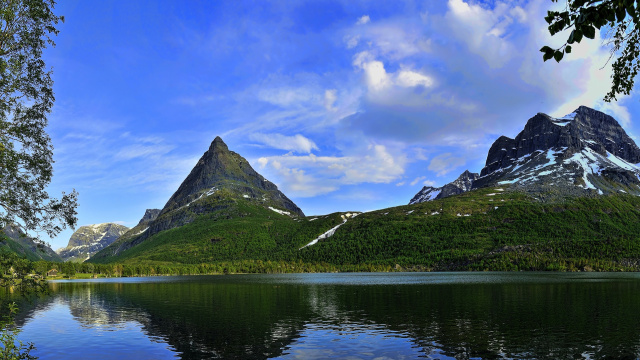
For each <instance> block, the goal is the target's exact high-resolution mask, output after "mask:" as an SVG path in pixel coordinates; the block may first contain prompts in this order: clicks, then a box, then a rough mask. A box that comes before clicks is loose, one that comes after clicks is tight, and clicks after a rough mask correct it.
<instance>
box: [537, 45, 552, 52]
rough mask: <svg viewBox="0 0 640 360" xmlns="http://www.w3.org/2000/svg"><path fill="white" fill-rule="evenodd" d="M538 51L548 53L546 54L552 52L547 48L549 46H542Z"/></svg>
mask: <svg viewBox="0 0 640 360" xmlns="http://www.w3.org/2000/svg"><path fill="white" fill-rule="evenodd" d="M540 51H541V52H543V53H548V52H553V51H554V50H553V49H552V48H551V47H549V46H543V47H542V48H541V49H540Z"/></svg>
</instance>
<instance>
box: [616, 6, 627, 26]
mask: <svg viewBox="0 0 640 360" xmlns="http://www.w3.org/2000/svg"><path fill="white" fill-rule="evenodd" d="M625 15H626V12H625V10H624V7H623V6H618V8H617V9H616V18H617V19H618V22H621V21H622V20H624V17H625Z"/></svg>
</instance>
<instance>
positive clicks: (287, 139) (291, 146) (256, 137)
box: [249, 133, 319, 153]
mask: <svg viewBox="0 0 640 360" xmlns="http://www.w3.org/2000/svg"><path fill="white" fill-rule="evenodd" d="M249 139H251V140H253V141H257V142H260V143H262V144H264V145H267V146H269V147H271V148H274V149H281V150H287V151H295V152H297V153H310V152H311V150H319V149H318V146H317V145H316V143H314V142H313V141H311V140H309V139H308V138H306V137H304V136H302V135H300V134H296V135H293V136H287V135H282V134H277V133H272V134H262V133H254V134H251V135H250V136H249Z"/></svg>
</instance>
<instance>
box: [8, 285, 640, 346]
mask: <svg viewBox="0 0 640 360" xmlns="http://www.w3.org/2000/svg"><path fill="white" fill-rule="evenodd" d="M51 286H52V290H53V294H54V295H53V296H51V297H49V298H46V299H42V300H39V301H37V302H35V303H33V305H31V306H30V307H28V311H25V312H24V313H23V316H22V317H21V320H20V321H19V325H20V326H21V327H22V328H23V333H22V336H23V337H24V338H25V339H29V340H30V341H34V342H35V343H36V345H37V347H38V353H36V355H38V356H40V357H41V359H55V358H65V359H68V358H72V357H73V356H69V355H73V354H76V353H77V354H80V355H83V356H80V357H77V358H87V356H86V355H87V354H102V355H103V356H98V357H99V358H108V357H110V356H111V358H123V356H124V358H135V357H140V358H145V359H146V358H158V359H160V358H173V357H180V358H184V359H210V358H224V359H267V358H282V359H298V358H299V359H314V358H316V359H324V358H341V359H342V358H353V359H369V358H388V359H403V358H406V359H412V358H416V357H426V358H455V359H470V358H482V359H498V358H540V359H550V358H594V359H597V358H629V359H635V358H637V357H638V356H639V354H640V321H639V320H640V318H639V317H640V316H639V315H638V314H640V280H639V279H638V277H637V276H636V275H634V274H625V275H596V276H595V277H594V276H589V275H577V276H576V275H569V276H567V275H557V274H551V275H549V274H524V275H518V274H512V275H500V274H491V275H485V274H472V275H469V274H435V275H431V274H422V275H415V274H410V275H406V274H375V275H370V276H369V275H366V274H365V275H352V274H329V275H327V274H310V275H293V276H292V275H283V276H256V275H254V276H217V277H186V278H185V277H176V278H153V279H148V280H145V279H132V280H130V279H117V280H110V281H94V282H67V283H52V284H51ZM43 334H44V335H43ZM52 339H55V340H52ZM60 349H62V350H60ZM114 349H115V350H114ZM119 350H122V351H121V352H118V351H119ZM127 350H128V351H129V352H127ZM136 352H137V354H138V355H140V354H143V355H140V356H138V355H135V354H136ZM114 353H117V355H118V356H119V357H116V356H112V355H113V354H114ZM61 354H65V355H66V356H61ZM107 354H108V355H107ZM134 355H135V356H134Z"/></svg>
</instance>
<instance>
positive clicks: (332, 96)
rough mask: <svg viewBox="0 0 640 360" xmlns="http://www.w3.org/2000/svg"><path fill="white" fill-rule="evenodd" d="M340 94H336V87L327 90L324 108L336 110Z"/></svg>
mask: <svg viewBox="0 0 640 360" xmlns="http://www.w3.org/2000/svg"><path fill="white" fill-rule="evenodd" d="M337 99H338V96H337V95H336V89H330V90H325V92H324V108H325V109H327V111H336V108H335V107H333V104H335V102H336V100H337Z"/></svg>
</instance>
